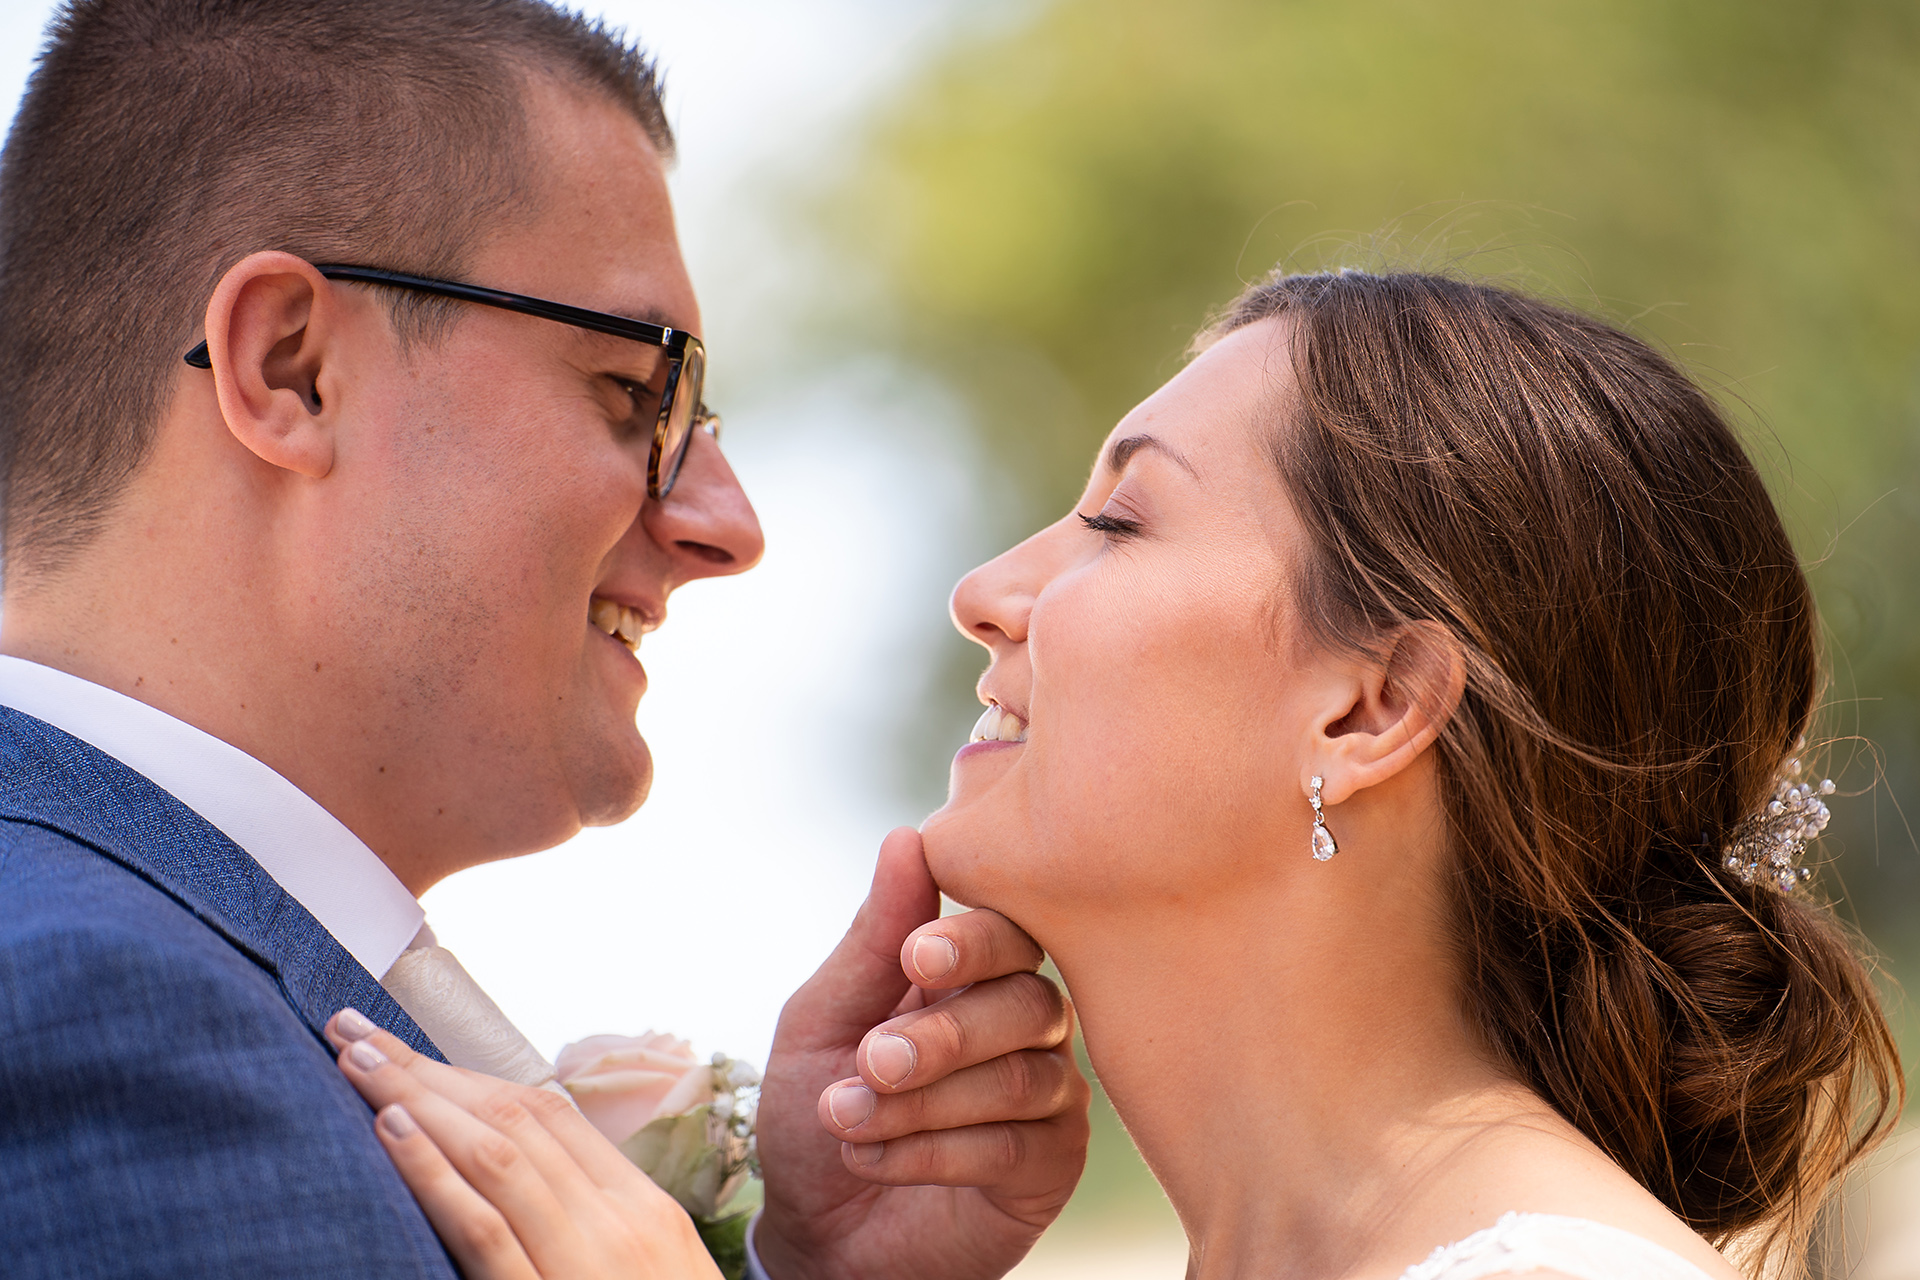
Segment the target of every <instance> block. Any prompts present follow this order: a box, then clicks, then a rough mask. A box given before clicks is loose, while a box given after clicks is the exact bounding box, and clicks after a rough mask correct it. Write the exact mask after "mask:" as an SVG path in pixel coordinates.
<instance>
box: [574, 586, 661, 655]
mask: <svg viewBox="0 0 1920 1280" xmlns="http://www.w3.org/2000/svg"><path fill="white" fill-rule="evenodd" d="M587 621H589V622H591V623H592V624H593V625H594V626H596V627H598V628H599V629H600V630H601V631H604V632H605V633H606V634H608V635H610V636H612V637H613V638H614V639H616V640H618V641H619V642H620V643H621V644H624V645H625V646H627V648H629V649H631V650H633V651H634V652H636V653H637V652H639V650H640V637H641V636H643V635H645V634H646V632H647V623H646V615H644V614H642V613H641V612H640V611H639V610H638V609H630V608H628V607H627V606H626V605H624V604H619V603H617V602H615V601H612V600H606V599H602V598H601V597H599V596H595V597H593V600H592V602H591V603H590V604H588V606H587Z"/></svg>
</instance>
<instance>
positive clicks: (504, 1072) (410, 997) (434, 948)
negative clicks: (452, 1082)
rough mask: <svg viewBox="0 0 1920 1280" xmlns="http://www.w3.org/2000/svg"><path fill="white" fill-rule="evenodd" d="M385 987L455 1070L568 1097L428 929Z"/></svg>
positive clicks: (395, 964) (517, 1031)
mask: <svg viewBox="0 0 1920 1280" xmlns="http://www.w3.org/2000/svg"><path fill="white" fill-rule="evenodd" d="M380 985H381V986H383V987H385V988H386V989H387V994H388V995H390V996H392V997H393V998H394V1000H395V1001H396V1002H397V1003H398V1004H399V1006H400V1007H401V1008H402V1009H405V1010H406V1011H407V1016H408V1017H410V1018H412V1019H413V1020H414V1021H415V1022H416V1023H418V1024H419V1026H420V1029H421V1030H422V1031H424V1032H426V1033H427V1036H428V1037H429V1038H430V1039H431V1040H432V1041H433V1042H434V1043H435V1044H436V1045H438V1046H439V1047H440V1052H442V1053H444V1054H446V1055H447V1061H448V1062H451V1063H452V1064H453V1065H454V1066H456V1067H466V1068H467V1069H469V1070H472V1071H483V1072H485V1073H486V1074H488V1075H490V1076H498V1077H499V1078H500V1079H502V1080H511V1081H512V1082H513V1083H515V1084H524V1085H532V1086H535V1087H545V1088H549V1089H554V1090H556V1091H559V1092H565V1091H564V1090H561V1089H560V1086H559V1085H557V1084H555V1083H554V1079H553V1064H552V1063H550V1062H548V1061H547V1060H546V1059H545V1058H543V1057H541V1056H540V1051H539V1050H537V1049H535V1048H534V1047H533V1045H532V1044H531V1043H529V1042H528V1040H527V1038H526V1037H525V1036H523V1035H521V1034H520V1029H519V1028H518V1027H516V1026H514V1025H513V1023H511V1022H509V1021H507V1015H506V1014H504V1013H502V1012H500V1006H499V1005H497V1004H495V1003H494V1002H493V1000H492V999H491V998H490V997H488V995H487V993H486V992H484V991H482V990H481V989H480V984H479V983H477V982H475V981H474V980H473V975H471V974H469V973H468V972H467V971H466V969H465V968H463V967H462V966H461V964H460V962H459V961H458V960H456V959H454V957H453V952H451V951H449V950H447V949H446V948H445V947H443V946H441V945H440V944H439V940H438V939H436V938H435V937H434V936H433V930H432V929H430V928H428V927H427V926H426V925H424V924H423V925H421V926H420V932H419V933H418V934H416V935H414V939H413V943H412V945H411V946H409V947H408V948H407V949H406V950H405V951H402V952H401V953H400V958H399V959H398V960H395V961H394V962H393V967H392V968H391V969H388V970H387V976H386V977H384V978H382V979H380Z"/></svg>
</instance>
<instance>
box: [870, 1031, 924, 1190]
mask: <svg viewBox="0 0 1920 1280" xmlns="http://www.w3.org/2000/svg"><path fill="white" fill-rule="evenodd" d="M919 1060H920V1053H919V1051H918V1050H916V1049H915V1048H914V1047H913V1041H911V1040H909V1039H907V1038H906V1037H905V1036H895V1035H885V1036H875V1037H874V1038H873V1039H871V1040H869V1041H867V1070H868V1071H871V1072H872V1073H873V1078H874V1079H875V1080H878V1081H879V1082H880V1083H881V1084H884V1085H888V1086H892V1085H896V1084H899V1083H900V1082H901V1081H902V1080H905V1079H906V1078H907V1077H908V1076H910V1075H912V1074H913V1068H914V1064H915V1063H917V1062H918V1061H919ZM879 1158H880V1157H878V1156H875V1157H874V1159H876V1160H878V1159H879Z"/></svg>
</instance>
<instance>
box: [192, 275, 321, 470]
mask: <svg viewBox="0 0 1920 1280" xmlns="http://www.w3.org/2000/svg"><path fill="white" fill-rule="evenodd" d="M336 318H337V317H336V314H335V308H334V305H333V296H332V287H331V286H330V285H329V284H328V283H327V280H326V278H325V277H324V276H322V275H321V274H320V273H319V272H318V271H316V270H315V269H314V268H313V265H312V264H311V263H308V262H306V261H304V260H302V259H300V258H296V257H294V256H293V255H292V254H290V253H278V252H269V253H254V254H249V255H248V256H247V257H245V258H242V259H241V260H240V261H239V262H236V263H235V264H234V265H233V266H232V268H230V269H229V270H228V271H227V273H226V274H225V275H224V276H222V277H220V283H219V285H218V286H217V287H216V288H215V289H214V291H213V296H212V297H211V298H209V299H208V300H207V357H208V359H209V360H210V361H211V362H212V364H213V381H214V388H215V394H216V396H217V397H218V399H219V402H220V414H221V416H222V417H223V418H225V419H226V423H227V429H228V430H229V431H231V432H232V433H233V437H234V439H236V440H238V441H239V442H240V443H241V444H243V445H245V446H246V447H247V449H248V450H249V451H250V452H252V453H253V454H255V455H256V456H258V457H259V458H260V459H261V460H262V461H264V462H268V463H271V464H272V465H273V466H276V467H280V468H282V469H284V470H287V471H293V472H297V473H299V474H300V475H303V476H311V477H313V478H314V479H316V480H317V479H319V478H320V477H322V476H324V475H326V474H327V473H328V472H329V471H331V470H333V452H334V432H333V427H334V417H333V415H331V414H329V413H328V412H327V399H326V397H325V396H324V395H323V391H324V389H325V388H326V385H327V383H329V382H330V381H331V379H329V378H328V377H327V376H326V375H327V373H328V369H327V368H326V367H325V365H324V364H323V355H324V354H325V350H326V347H327V342H328V339H329V338H330V337H332V336H333V326H334V324H335V322H336Z"/></svg>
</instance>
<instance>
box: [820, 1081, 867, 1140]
mask: <svg viewBox="0 0 1920 1280" xmlns="http://www.w3.org/2000/svg"><path fill="white" fill-rule="evenodd" d="M879 1103H880V1095H879V1094H877V1093H875V1092H874V1091H873V1090H871V1089H869V1088H867V1086H865V1085H863V1084H843V1085H841V1086H840V1087H839V1088H837V1089H835V1090H834V1091H833V1092H832V1093H831V1094H829V1095H828V1097H827V1111H828V1112H829V1113H830V1114H831V1115H832V1116H833V1122H834V1123H835V1124H837V1125H839V1126H840V1127H841V1128H842V1129H858V1128H859V1127H860V1126H861V1125H863V1124H865V1123H866V1122H867V1121H869V1120H871V1119H873V1109H874V1107H876V1106H878V1105H879Z"/></svg>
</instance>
